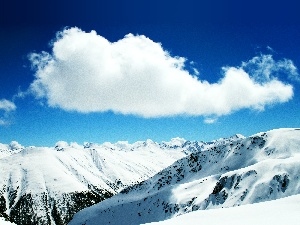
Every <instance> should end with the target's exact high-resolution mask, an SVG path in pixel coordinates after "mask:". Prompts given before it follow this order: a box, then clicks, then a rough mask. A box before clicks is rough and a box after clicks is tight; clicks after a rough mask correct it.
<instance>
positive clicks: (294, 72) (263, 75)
mask: <svg viewBox="0 0 300 225" xmlns="http://www.w3.org/2000/svg"><path fill="white" fill-rule="evenodd" d="M242 68H243V69H244V70H245V71H246V72H248V73H250V74H251V75H252V77H253V78H254V79H255V80H256V81H258V82H261V81H262V82H264V81H270V80H272V79H274V78H276V77H279V76H280V75H281V74H284V75H287V77H288V79H290V80H293V81H300V77H299V74H298V69H297V68H296V67H295V65H294V64H293V62H292V61H291V60H289V59H283V60H279V61H275V60H274V59H273V56H272V55H261V56H256V57H254V58H252V59H251V60H249V61H248V62H243V63H242Z"/></svg>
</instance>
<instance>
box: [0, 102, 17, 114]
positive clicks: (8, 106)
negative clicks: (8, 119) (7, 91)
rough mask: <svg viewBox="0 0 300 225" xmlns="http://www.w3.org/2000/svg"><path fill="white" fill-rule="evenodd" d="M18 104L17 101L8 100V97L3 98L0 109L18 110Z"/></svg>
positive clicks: (7, 110) (6, 110)
mask: <svg viewBox="0 0 300 225" xmlns="http://www.w3.org/2000/svg"><path fill="white" fill-rule="evenodd" d="M16 108H17V107H16V105H15V103H13V102H11V101H9V100H6V99H1V100H0V110H3V111H5V112H10V111H14V110H16Z"/></svg>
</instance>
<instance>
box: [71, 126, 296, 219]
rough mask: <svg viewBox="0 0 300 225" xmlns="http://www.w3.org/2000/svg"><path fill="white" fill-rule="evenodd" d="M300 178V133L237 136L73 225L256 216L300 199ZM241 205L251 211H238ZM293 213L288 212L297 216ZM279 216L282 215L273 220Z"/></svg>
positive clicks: (85, 213)
mask: <svg viewBox="0 0 300 225" xmlns="http://www.w3.org/2000/svg"><path fill="white" fill-rule="evenodd" d="M299 176H300V129H278V130H272V131H269V132H262V133H258V134H255V135H252V136H250V137H248V138H245V137H243V136H240V135H238V136H234V137H231V138H227V139H226V138H224V139H219V140H216V141H213V142H211V143H208V145H207V146H206V147H205V148H203V149H202V150H201V151H198V152H194V153H192V154H190V155H188V156H186V157H184V158H182V159H179V160H177V161H176V162H175V163H173V164H172V165H171V166H169V167H167V168H165V169H164V170H162V171H160V172H159V173H157V174H156V175H154V176H153V177H151V178H149V179H148V180H145V181H143V182H141V183H139V184H136V185H133V186H130V187H128V188H125V189H124V190H122V191H121V192H120V193H119V194H117V195H115V196H113V197H112V198H109V199H106V200H105V201H103V202H101V203H99V204H96V205H94V206H91V207H89V208H85V209H83V210H81V211H80V212H78V213H77V214H75V216H74V218H73V220H72V221H71V222H70V223H69V224H70V225H82V224H86V225H107V224H111V225H140V224H147V223H151V222H159V221H164V220H167V219H171V218H174V217H175V218H177V217H178V219H179V218H181V217H182V215H184V214H186V215H188V214H189V213H191V212H194V211H197V213H198V211H199V213H200V214H199V215H202V214H203V215H211V214H210V213H212V212H216V213H220V215H221V214H222V212H223V211H222V210H223V209H222V208H227V209H226V210H225V212H227V210H228V212H229V213H230V212H231V210H238V212H239V210H242V211H243V209H245V210H246V209H248V207H250V209H249V210H250V211H249V212H250V214H251V212H252V214H253V213H254V212H255V209H253V210H251V209H252V206H251V204H255V203H262V202H265V203H263V204H267V205H273V203H275V202H276V201H275V202H274V201H271V200H277V199H281V198H285V197H288V196H296V195H298V194H300V179H299ZM288 199H289V198H288ZM298 200H299V197H295V200H293V202H294V203H295V204H292V206H291V207H292V208H294V206H295V205H297V204H300V202H299V201H298ZM268 201H270V203H267V202H268ZM283 201H285V200H283ZM297 202H298V203H297ZM275 204H276V203H275ZM279 204H280V203H279ZM242 205H247V206H245V207H242V208H240V207H237V206H242ZM232 207H233V208H232ZM253 207H256V205H255V206H253ZM257 207H260V206H259V205H258V206H257ZM263 207H264V206H262V208H263ZM274 207H276V206H275V205H274ZM282 207H283V208H284V207H285V206H282ZM292 208H291V211H288V212H293V211H292ZM212 209H218V210H216V211H212ZM297 209H299V207H298V208H297ZM206 211H209V212H208V214H205V213H207V212H206ZM225 214H226V213H225ZM192 215H193V214H192ZM196 215H197V214H196ZM231 215H233V214H231ZM241 215H243V214H241ZM257 215H261V214H257ZM268 215H270V214H268ZM299 215H300V214H299ZM276 216H280V214H273V217H276ZM299 217H300V216H299ZM182 218H185V217H182ZM187 218H189V217H187ZM227 218H229V217H227ZM237 218H239V219H241V217H239V216H237ZM258 218H259V217H258V216H257V217H256V218H253V219H258ZM261 218H263V217H261ZM286 219H287V218H286ZM299 219H300V218H299ZM174 220H175V222H176V219H174ZM179 220H180V219H179ZM191 220H193V219H191ZM233 220H235V219H233ZM180 221H181V222H179V223H181V224H193V223H187V222H182V220H180ZM221 221H222V222H224V221H223V220H221ZM238 221H239V220H236V222H238ZM242 221H243V220H242ZM260 221H261V222H262V221H263V220H260ZM285 221H286V220H285ZM298 221H299V220H298ZM193 222H195V220H194V221H193ZM199 222H200V221H199ZM171 223H172V222H170V224H171ZM214 224H221V223H217V222H216V223H214ZM222 224H223V223H222ZM240 224H245V223H244V221H243V222H241V221H240ZM250 224H251V223H250ZM252 224H256V223H252ZM265 224H270V223H269V222H268V223H265Z"/></svg>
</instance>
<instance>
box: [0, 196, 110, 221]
mask: <svg viewBox="0 0 300 225" xmlns="http://www.w3.org/2000/svg"><path fill="white" fill-rule="evenodd" d="M112 195H113V194H112V193H110V192H107V191H104V190H89V191H85V192H73V193H64V194H60V195H59V194H57V195H55V196H49V194H48V193H40V194H36V195H33V194H25V195H23V196H21V197H20V198H19V199H18V200H17V201H16V202H14V200H15V198H12V201H13V202H9V203H8V204H9V205H10V206H11V208H10V213H9V215H6V213H5V211H6V202H5V198H4V196H0V216H1V217H5V218H7V219H9V220H10V221H11V222H14V223H16V224H20V225H32V224H36V225H50V224H51V225H53V224H55V225H65V224H67V223H68V222H69V221H70V220H71V219H72V217H73V216H74V214H75V213H76V212H78V211H80V210H81V209H83V208H86V207H89V206H91V205H93V204H95V203H99V202H101V201H103V200H104V199H106V198H109V197H111V196H112Z"/></svg>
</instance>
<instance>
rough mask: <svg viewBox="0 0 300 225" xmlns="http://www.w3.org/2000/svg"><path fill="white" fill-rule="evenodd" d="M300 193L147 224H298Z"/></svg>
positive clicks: (196, 212)
mask: <svg viewBox="0 0 300 225" xmlns="http://www.w3.org/2000/svg"><path fill="white" fill-rule="evenodd" d="M299 203H300V195H293V196H289V197H286V198H282V199H277V200H273V201H268V202H261V203H256V204H248V205H243V206H239V207H230V208H224V209H222V208H221V209H211V210H198V211H195V212H191V213H188V214H185V215H182V216H178V217H174V218H172V219H169V220H165V221H161V222H154V223H149V224H148V223H147V225H150V224H151V225H182V224H190V225H192V224H199V222H200V221H201V224H203V225H216V224H222V225H240V224H243V225H253V224H255V225H265V224H272V225H282V224H289V225H298V224H299V219H300V215H299V212H300V204H299Z"/></svg>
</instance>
